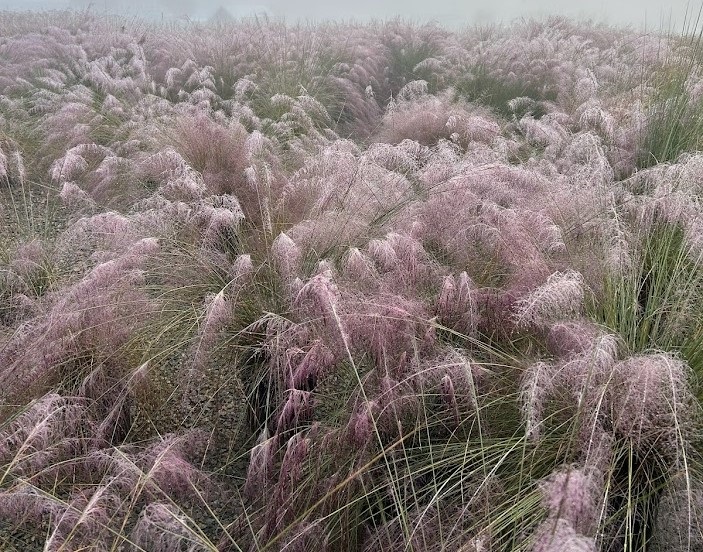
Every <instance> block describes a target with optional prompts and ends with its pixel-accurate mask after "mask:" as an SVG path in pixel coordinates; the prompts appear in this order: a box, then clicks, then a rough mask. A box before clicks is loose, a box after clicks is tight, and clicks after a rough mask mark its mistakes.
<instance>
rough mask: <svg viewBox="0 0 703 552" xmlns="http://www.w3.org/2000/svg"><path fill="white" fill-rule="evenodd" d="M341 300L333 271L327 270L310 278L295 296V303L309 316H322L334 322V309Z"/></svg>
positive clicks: (325, 320)
mask: <svg viewBox="0 0 703 552" xmlns="http://www.w3.org/2000/svg"><path fill="white" fill-rule="evenodd" d="M338 302H339V289H338V288H337V285H336V283H335V282H334V279H333V275H332V271H331V270H326V271H324V272H322V273H320V274H317V275H316V276H313V277H312V278H310V280H308V281H307V282H306V283H305V284H304V285H303V287H302V288H301V289H300V291H298V293H297V294H296V296H295V301H294V304H295V305H296V306H297V307H298V308H301V309H302V310H303V312H307V313H308V315H309V316H311V317H313V318H314V319H315V318H318V317H321V318H322V319H323V320H324V322H325V323H329V324H330V325H332V324H334V320H335V316H334V309H335V307H336V306H337V304H338Z"/></svg>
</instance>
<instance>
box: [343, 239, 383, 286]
mask: <svg viewBox="0 0 703 552" xmlns="http://www.w3.org/2000/svg"><path fill="white" fill-rule="evenodd" d="M342 263H343V268H342V274H343V275H344V277H345V278H348V279H349V280H351V281H352V282H355V283H358V284H359V285H367V286H368V285H370V284H372V283H373V282H375V281H376V280H377V279H378V272H377V271H376V268H375V267H374V265H373V262H372V261H371V259H369V257H367V256H366V254H365V253H362V252H361V251H360V250H359V249H358V248H356V247H351V248H349V251H347V253H346V255H345V257H344V259H343V260H342Z"/></svg>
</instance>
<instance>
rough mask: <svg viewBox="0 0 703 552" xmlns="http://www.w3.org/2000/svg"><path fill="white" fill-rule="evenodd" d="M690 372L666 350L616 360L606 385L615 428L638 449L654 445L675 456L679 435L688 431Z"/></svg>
mask: <svg viewBox="0 0 703 552" xmlns="http://www.w3.org/2000/svg"><path fill="white" fill-rule="evenodd" d="M689 372H690V370H689V368H688V366H687V364H686V363H685V362H684V361H682V360H680V359H679V358H677V357H675V356H673V355H672V354H669V353H653V354H649V355H639V356H634V357H631V358H629V359H627V360H624V361H621V362H619V363H617V364H616V365H615V366H614V367H613V381H612V384H611V385H610V386H609V394H610V396H611V399H610V400H611V401H612V408H613V414H612V415H613V426H614V429H615V431H616V432H617V433H618V434H619V435H621V436H623V437H625V438H628V439H630V440H631V441H632V442H633V444H634V445H635V447H636V448H637V449H640V450H647V449H648V448H649V447H651V446H653V447H655V448H656V449H657V450H658V451H660V452H661V453H664V454H669V453H673V454H674V457H675V458H678V451H679V450H680V449H681V447H682V446H683V445H684V443H681V439H682V438H685V437H686V436H687V435H688V434H689V423H688V421H689V413H690V406H689V405H690V403H691V401H692V397H691V394H690V391H689V389H688V384H687V382H688V378H689Z"/></svg>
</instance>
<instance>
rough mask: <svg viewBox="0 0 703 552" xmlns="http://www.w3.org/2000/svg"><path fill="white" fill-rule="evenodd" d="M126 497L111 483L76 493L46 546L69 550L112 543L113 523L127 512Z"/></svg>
mask: <svg viewBox="0 0 703 552" xmlns="http://www.w3.org/2000/svg"><path fill="white" fill-rule="evenodd" d="M122 510H123V503H122V499H121V498H120V497H118V496H116V495H115V494H113V493H112V490H111V489H110V488H109V487H105V486H98V487H96V488H95V489H94V490H93V491H92V492H90V491H88V492H78V493H74V496H73V497H71V500H70V501H69V503H68V504H67V505H66V508H65V510H64V511H63V513H62V514H61V515H60V516H59V517H58V518H57V519H56V521H54V524H55V525H54V528H53V530H52V532H51V534H50V535H49V537H48V539H47V540H46V543H45V544H44V549H45V550H47V551H54V550H56V551H59V550H65V549H66V547H67V546H68V547H71V548H73V547H80V546H86V547H88V546H96V545H98V544H99V543H100V544H102V545H103V546H106V547H107V546H109V545H108V543H109V542H110V540H111V537H112V536H113V534H112V532H113V531H114V529H112V527H111V525H113V524H114V522H113V520H114V519H115V516H118V515H119V514H120V513H122V514H123V515H124V513H123V512H121V511H122Z"/></svg>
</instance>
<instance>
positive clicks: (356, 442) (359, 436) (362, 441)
mask: <svg viewBox="0 0 703 552" xmlns="http://www.w3.org/2000/svg"><path fill="white" fill-rule="evenodd" d="M377 411H378V403H377V402H376V401H361V403H360V404H359V405H358V406H357V407H356V408H355V409H354V412H353V413H352V415H351V417H350V418H349V422H348V424H347V428H346V434H347V438H348V439H349V441H350V443H352V444H353V446H355V447H357V448H358V449H359V450H364V449H365V448H366V447H367V446H368V445H369V444H370V443H371V442H373V441H374V440H375V433H376V429H375V427H376V421H375V419H374V416H375V412H377Z"/></svg>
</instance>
